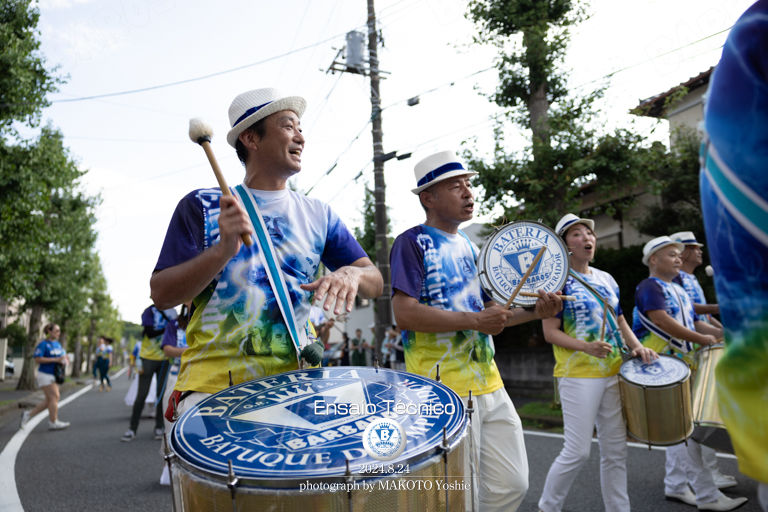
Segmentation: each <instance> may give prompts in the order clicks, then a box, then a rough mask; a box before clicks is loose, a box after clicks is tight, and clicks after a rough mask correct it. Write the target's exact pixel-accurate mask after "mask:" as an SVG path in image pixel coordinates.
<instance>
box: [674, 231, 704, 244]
mask: <svg viewBox="0 0 768 512" xmlns="http://www.w3.org/2000/svg"><path fill="white" fill-rule="evenodd" d="M669 238H671V239H672V240H674V241H675V242H680V243H681V244H683V245H698V246H699V247H704V244H700V243H699V242H698V241H697V240H696V235H694V234H693V231H680V232H679V233H675V234H674V235H669Z"/></svg>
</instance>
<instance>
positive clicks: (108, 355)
mask: <svg viewBox="0 0 768 512" xmlns="http://www.w3.org/2000/svg"><path fill="white" fill-rule="evenodd" d="M113 351H114V349H113V348H112V338H107V337H106V336H100V337H99V346H98V348H97V349H96V364H94V368H96V369H97V370H98V372H99V382H100V383H101V387H100V388H99V393H101V392H102V391H104V381H105V380H106V381H107V391H112V382H110V380H109V375H108V374H109V368H110V367H111V366H112V354H113Z"/></svg>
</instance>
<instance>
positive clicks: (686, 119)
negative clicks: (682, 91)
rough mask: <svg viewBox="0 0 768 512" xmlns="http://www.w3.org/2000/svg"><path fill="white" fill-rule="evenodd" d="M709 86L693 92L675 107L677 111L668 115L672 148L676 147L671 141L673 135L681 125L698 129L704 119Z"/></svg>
mask: <svg viewBox="0 0 768 512" xmlns="http://www.w3.org/2000/svg"><path fill="white" fill-rule="evenodd" d="M708 86H709V84H707V85H706V86H702V87H699V88H697V89H694V90H693V91H691V92H690V93H689V94H688V95H687V96H685V98H683V100H682V101H681V102H680V103H679V104H678V105H676V106H675V109H674V110H673V111H672V112H670V113H669V114H667V120H668V121H669V132H670V141H669V143H670V147H672V146H673V145H674V144H673V142H672V139H671V134H672V133H674V131H675V128H678V127H679V126H681V125H684V126H689V127H691V128H696V127H697V126H698V124H699V123H700V122H701V121H702V120H703V119H704V98H705V96H706V94H707V89H708Z"/></svg>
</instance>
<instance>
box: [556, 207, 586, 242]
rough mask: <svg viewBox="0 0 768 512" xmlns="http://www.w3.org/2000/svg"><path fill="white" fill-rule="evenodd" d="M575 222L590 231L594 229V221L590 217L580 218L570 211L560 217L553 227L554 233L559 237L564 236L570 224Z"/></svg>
mask: <svg viewBox="0 0 768 512" xmlns="http://www.w3.org/2000/svg"><path fill="white" fill-rule="evenodd" d="M576 224H584V225H585V226H587V227H588V228H589V229H591V230H592V231H594V230H595V221H593V220H592V219H582V218H580V217H577V216H575V215H574V214H572V213H566V214H565V215H564V216H563V218H562V219H560V221H559V222H558V223H557V226H556V227H555V233H557V234H558V235H560V236H561V237H565V232H566V231H568V229H570V228H571V227H572V226H575V225H576Z"/></svg>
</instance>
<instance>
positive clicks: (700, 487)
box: [664, 439, 722, 505]
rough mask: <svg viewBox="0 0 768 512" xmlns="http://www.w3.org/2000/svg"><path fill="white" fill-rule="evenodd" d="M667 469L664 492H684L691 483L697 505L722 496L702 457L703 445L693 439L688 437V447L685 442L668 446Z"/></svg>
mask: <svg viewBox="0 0 768 512" xmlns="http://www.w3.org/2000/svg"><path fill="white" fill-rule="evenodd" d="M665 469H666V476H665V477H664V492H665V493H667V494H670V493H672V494H683V493H685V491H686V490H687V489H688V484H689V483H690V484H691V488H692V489H693V492H694V494H696V504H697V505H701V504H704V503H710V502H712V501H716V500H717V499H718V498H719V497H720V496H722V493H721V492H720V491H718V490H717V486H716V485H715V481H714V480H713V479H712V472H711V471H710V470H709V468H708V467H707V465H706V464H705V463H704V460H703V459H702V456H701V445H700V444H699V443H697V442H696V441H694V440H693V439H688V446H687V447H686V446H685V443H680V444H676V445H674V446H668V447H667V463H666V466H665Z"/></svg>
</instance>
